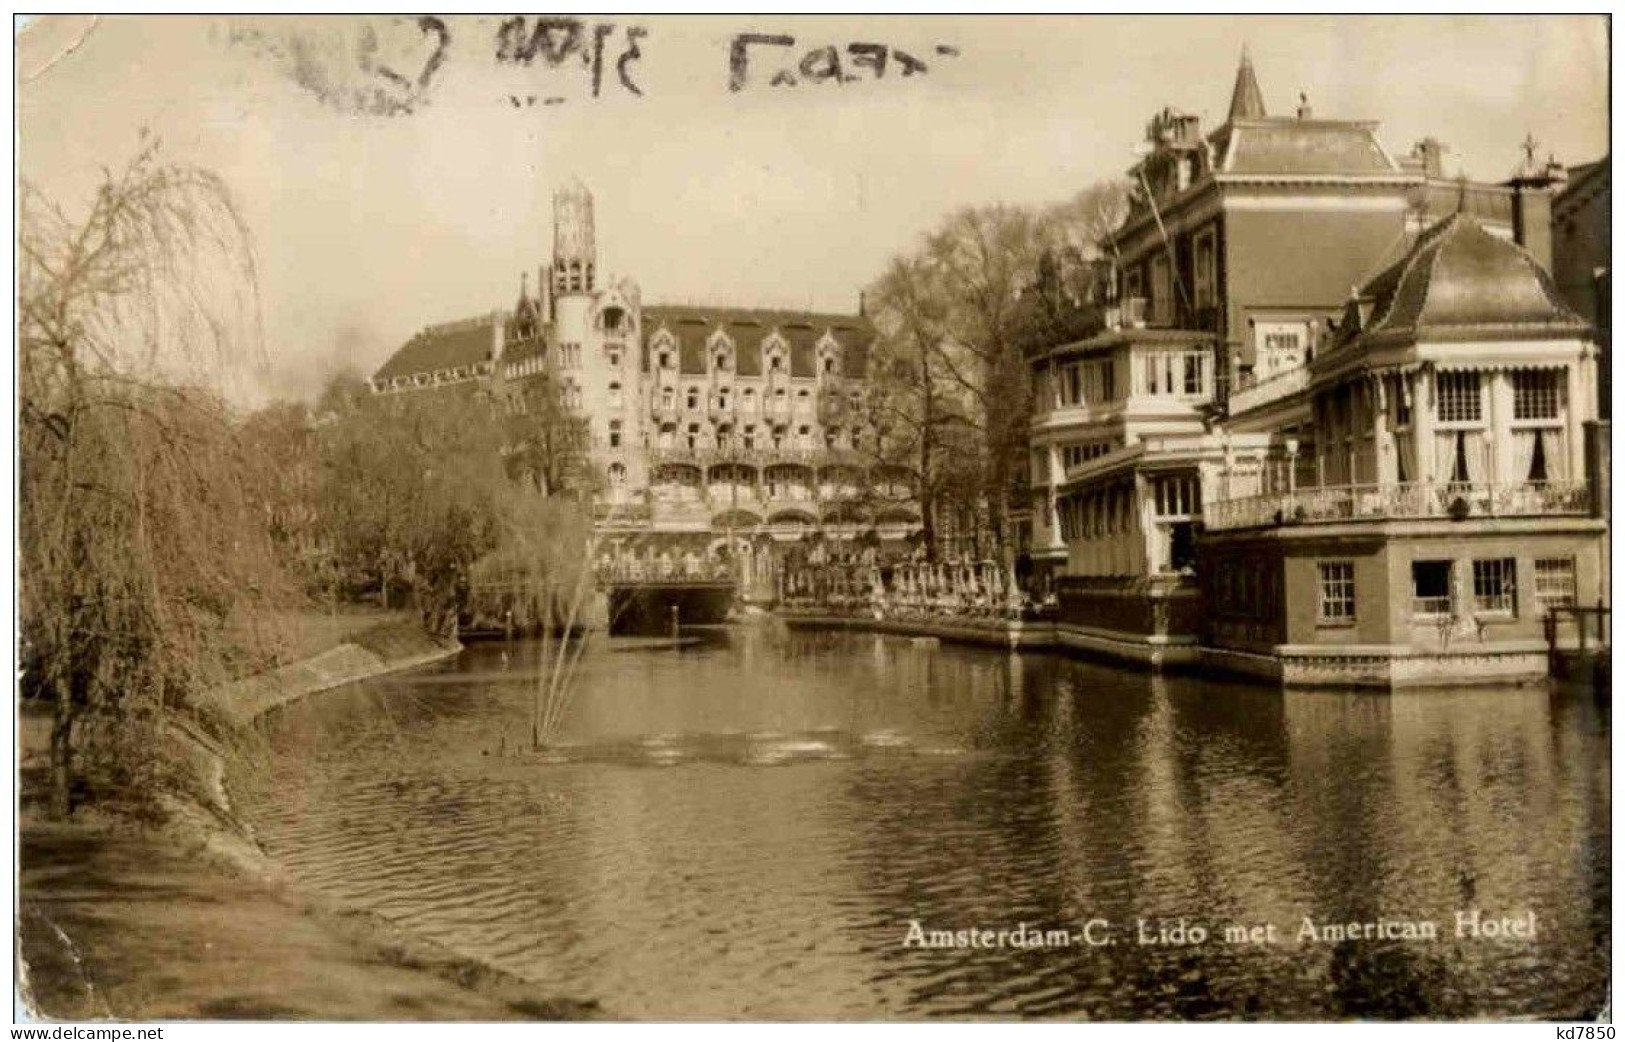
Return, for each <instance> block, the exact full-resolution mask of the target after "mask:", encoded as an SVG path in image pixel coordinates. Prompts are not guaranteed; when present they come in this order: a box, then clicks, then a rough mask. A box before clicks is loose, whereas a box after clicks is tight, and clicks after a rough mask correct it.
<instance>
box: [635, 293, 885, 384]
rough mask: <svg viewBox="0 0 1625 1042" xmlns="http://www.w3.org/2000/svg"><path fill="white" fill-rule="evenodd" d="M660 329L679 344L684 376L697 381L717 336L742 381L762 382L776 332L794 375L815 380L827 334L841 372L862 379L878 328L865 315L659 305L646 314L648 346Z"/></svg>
mask: <svg viewBox="0 0 1625 1042" xmlns="http://www.w3.org/2000/svg"><path fill="white" fill-rule="evenodd" d="M661 329H665V330H667V331H668V332H670V333H671V335H672V336H673V337H675V338H676V339H677V342H678V362H679V367H680V371H681V372H684V373H689V374H693V375H698V374H700V373H704V372H706V371H707V369H706V352H705V349H706V345H707V342H708V341H709V339H710V337H711V335H712V334H713V333H715V332H716V331H718V330H721V331H723V332H725V333H726V334H727V335H728V337H729V339H731V340H732V341H733V344H734V368H735V371H736V372H737V373H738V374H739V375H740V376H760V375H761V374H762V371H763V368H764V367H763V364H762V343H763V342H764V341H765V340H767V339H768V337H770V336H771V335H772V334H773V332H774V330H777V331H778V333H779V335H780V336H781V337H783V338H784V340H785V342H786V343H787V344H789V346H790V375H792V376H813V375H815V374H816V373H817V371H818V360H817V357H816V355H817V345H818V341H819V340H820V339H821V338H822V337H823V335H824V333H825V332H826V331H827V332H828V333H829V334H830V335H831V336H833V337H834V338H835V340H836V341H837V342H838V343H839V344H840V345H841V351H842V363H841V368H842V371H843V372H845V373H846V374H847V375H849V376H862V375H863V373H864V371H865V367H866V366H867V363H868V357H869V347H870V345H871V344H872V343H873V342H874V339H875V330H874V326H873V325H872V324H871V323H870V322H869V320H868V319H867V318H864V317H862V316H861V315H837V314H830V313H826V312H814V311H781V310H776V309H768V308H729V307H709V306H706V305H690V304H677V305H673V304H657V305H650V306H648V307H645V308H644V309H643V335H644V338H645V343H647V342H648V341H649V340H651V339H653V338H654V336H655V335H656V334H658V333H659V331H660V330H661Z"/></svg>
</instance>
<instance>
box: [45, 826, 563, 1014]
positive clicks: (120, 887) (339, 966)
mask: <svg viewBox="0 0 1625 1042" xmlns="http://www.w3.org/2000/svg"><path fill="white" fill-rule="evenodd" d="M21 863H22V866H21V869H22V871H21V880H20V882H21V895H20V912H21V917H20V922H19V927H20V932H21V952H22V957H23V960H24V963H25V965H26V967H27V970H26V974H27V975H26V985H25V988H26V990H25V993H24V994H25V1000H26V1001H27V1002H28V1003H29V1006H30V1007H31V1008H32V1009H33V1010H34V1011H36V1013H37V1014H38V1015H39V1016H41V1017H45V1018H49V1019H55V1020H90V1019H102V1018H112V1019H117V1020H191V1019H205V1020H238V1019H246V1020H515V1019H532V1018H546V1019H580V1018H585V1017H590V1016H592V1015H593V1013H594V1012H595V1011H594V1009H593V1008H592V1007H591V1006H588V1005H583V1004H580V1003H573V1002H567V1001H558V1000H555V999H553V998H551V997H549V996H547V995H544V994H541V993H540V992H539V991H538V990H537V989H535V988H534V987H533V986H531V985H529V984H527V983H526V982H524V981H520V980H518V979H516V978H512V977H509V976H506V975H504V974H501V973H498V972H496V971H493V970H491V969H489V968H487V967H484V966H482V965H480V964H478V963H474V962H471V961H469V960H466V959H462V958H460V957H458V956H455V955H453V954H451V953H448V952H445V951H442V950H440V949H437V948H435V947H434V946H433V945H429V944H427V943H424V942H422V941H418V940H415V939H413V938H411V937H410V936H408V935H406V934H404V933H402V932H400V931H399V930H397V929H395V928H394V927H392V926H390V925H389V924H388V923H385V922H384V921H382V920H379V919H376V918H375V917H371V916H367V915H363V914H356V913H349V912H344V911H342V910H338V909H333V908H329V907H325V906H323V905H321V904H319V903H314V902H311V901H309V900H308V899H305V898H302V897H300V896H299V895H297V894H294V893H292V892H291V891H289V890H287V889H286V888H285V887H283V886H279V885H277V884H276V883H275V882H274V881H271V880H268V879H266V878H261V877H257V876H255V875H253V874H251V873H247V872H244V871H241V870H232V869H230V868H227V867H226V866H224V865H222V864H220V863H218V862H217V861H216V860H215V859H214V858H212V857H210V856H208V855H207V853H206V852H205V851H203V850H200V849H187V848H186V847H184V846H183V845H180V844H178V843H177V842H175V837H174V836H173V835H172V834H170V833H166V832H163V831H158V830H151V829H133V828H129V827H127V826H121V825H119V824H117V823H109V822H75V823H72V824H68V825H57V824H52V823H46V822H40V821H31V820H25V821H24V822H23V823H22V829H21Z"/></svg>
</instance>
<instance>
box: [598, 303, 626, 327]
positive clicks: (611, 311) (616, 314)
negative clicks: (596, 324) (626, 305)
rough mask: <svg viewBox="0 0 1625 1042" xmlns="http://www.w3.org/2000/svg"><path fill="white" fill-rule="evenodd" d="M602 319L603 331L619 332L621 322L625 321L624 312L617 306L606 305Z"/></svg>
mask: <svg viewBox="0 0 1625 1042" xmlns="http://www.w3.org/2000/svg"><path fill="white" fill-rule="evenodd" d="M603 320H604V332H606V333H619V332H620V331H621V325H622V323H623V322H625V321H626V312H625V311H624V310H622V309H621V308H618V307H607V308H605V309H604V314H603Z"/></svg>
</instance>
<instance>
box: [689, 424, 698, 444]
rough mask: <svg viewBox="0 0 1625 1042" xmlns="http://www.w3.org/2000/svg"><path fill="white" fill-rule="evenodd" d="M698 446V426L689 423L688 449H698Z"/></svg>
mask: <svg viewBox="0 0 1625 1042" xmlns="http://www.w3.org/2000/svg"><path fill="white" fill-rule="evenodd" d="M699 444H700V425H699V424H697V423H691V424H689V425H688V447H689V448H691V449H694V448H698V447H699Z"/></svg>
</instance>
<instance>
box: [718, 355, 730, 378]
mask: <svg viewBox="0 0 1625 1042" xmlns="http://www.w3.org/2000/svg"><path fill="white" fill-rule="evenodd" d="M727 371H728V352H726V351H718V352H717V372H719V373H725V372H727Z"/></svg>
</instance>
